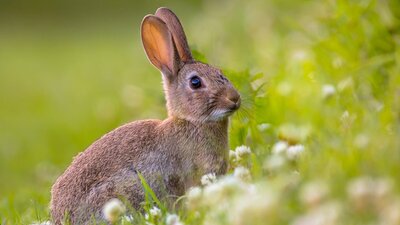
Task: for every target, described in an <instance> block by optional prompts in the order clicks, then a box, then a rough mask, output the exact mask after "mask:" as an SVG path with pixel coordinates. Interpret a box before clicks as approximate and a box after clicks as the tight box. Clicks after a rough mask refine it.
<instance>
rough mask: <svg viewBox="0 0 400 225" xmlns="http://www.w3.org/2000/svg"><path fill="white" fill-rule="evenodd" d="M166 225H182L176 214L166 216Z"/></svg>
mask: <svg viewBox="0 0 400 225" xmlns="http://www.w3.org/2000/svg"><path fill="white" fill-rule="evenodd" d="M165 221H166V225H183V224H184V223H182V222H181V221H180V219H179V216H178V215H176V214H168V215H167V218H166V220H165Z"/></svg>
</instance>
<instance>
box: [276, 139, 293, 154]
mask: <svg viewBox="0 0 400 225" xmlns="http://www.w3.org/2000/svg"><path fill="white" fill-rule="evenodd" d="M288 147H289V145H288V143H287V142H285V141H278V142H276V143H275V144H274V146H273V147H272V153H274V154H281V153H284V152H286V150H287V148H288Z"/></svg>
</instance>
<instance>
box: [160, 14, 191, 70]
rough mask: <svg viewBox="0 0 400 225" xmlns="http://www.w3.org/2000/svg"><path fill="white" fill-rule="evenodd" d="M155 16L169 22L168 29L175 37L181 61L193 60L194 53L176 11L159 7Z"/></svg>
mask: <svg viewBox="0 0 400 225" xmlns="http://www.w3.org/2000/svg"><path fill="white" fill-rule="evenodd" d="M155 16H157V17H159V18H160V19H162V20H163V21H164V22H165V23H166V24H167V26H168V29H169V30H170V31H171V33H172V36H173V38H174V42H175V45H176V48H177V50H178V53H179V57H180V58H181V61H183V62H189V61H193V57H192V53H191V51H190V48H189V45H188V42H187V40H186V35H185V32H184V31H183V27H182V24H181V23H180V22H179V19H178V17H177V16H176V15H175V13H173V12H172V11H171V10H170V9H168V8H165V7H161V8H158V9H157V11H156V13H155Z"/></svg>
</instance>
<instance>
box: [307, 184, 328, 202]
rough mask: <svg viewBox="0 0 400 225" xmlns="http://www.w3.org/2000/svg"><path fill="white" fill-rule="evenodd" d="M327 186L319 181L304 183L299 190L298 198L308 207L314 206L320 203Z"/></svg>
mask: <svg viewBox="0 0 400 225" xmlns="http://www.w3.org/2000/svg"><path fill="white" fill-rule="evenodd" d="M328 192H329V190H328V187H327V185H326V184H325V183H323V182H320V181H313V182H310V183H307V184H305V185H304V186H303V187H302V189H301V191H300V200H301V201H302V202H303V203H304V204H306V205H307V206H309V207H315V206H317V205H319V204H321V203H322V201H323V200H324V199H325V198H326V197H327V195H328Z"/></svg>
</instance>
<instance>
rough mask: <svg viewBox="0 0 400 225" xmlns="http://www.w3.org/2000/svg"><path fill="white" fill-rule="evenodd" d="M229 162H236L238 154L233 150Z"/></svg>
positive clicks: (230, 151) (230, 152)
mask: <svg viewBox="0 0 400 225" xmlns="http://www.w3.org/2000/svg"><path fill="white" fill-rule="evenodd" d="M229 161H231V162H236V152H235V151H233V150H229Z"/></svg>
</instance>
